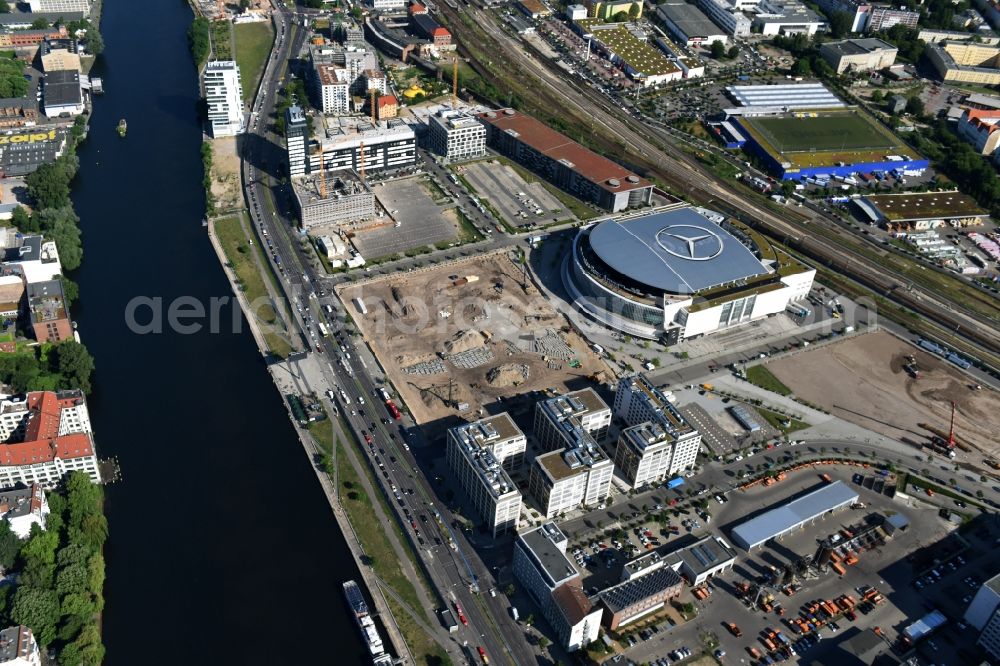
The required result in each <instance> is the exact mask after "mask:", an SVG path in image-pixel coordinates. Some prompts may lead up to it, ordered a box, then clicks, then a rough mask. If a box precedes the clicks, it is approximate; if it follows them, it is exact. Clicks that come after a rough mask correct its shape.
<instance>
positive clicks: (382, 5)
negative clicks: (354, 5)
mask: <svg viewBox="0 0 1000 666" xmlns="http://www.w3.org/2000/svg"><path fill="white" fill-rule="evenodd" d="M366 4H367V5H368V6H369V7H371V8H372V9H374V10H375V11H377V12H401V11H403V10H404V9H406V0H368V2H367V3H366Z"/></svg>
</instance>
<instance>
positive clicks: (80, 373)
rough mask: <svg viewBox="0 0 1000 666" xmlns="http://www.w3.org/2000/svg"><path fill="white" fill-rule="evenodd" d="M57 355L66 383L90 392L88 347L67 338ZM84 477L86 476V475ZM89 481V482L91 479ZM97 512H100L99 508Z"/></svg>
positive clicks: (57, 364) (90, 365) (91, 367)
mask: <svg viewBox="0 0 1000 666" xmlns="http://www.w3.org/2000/svg"><path fill="white" fill-rule="evenodd" d="M55 356H56V368H57V369H58V371H59V374H60V375H62V377H63V379H64V380H65V382H66V385H67V386H70V387H75V388H79V389H80V390H81V391H83V392H84V393H90V375H91V374H92V373H93V372H94V357H93V356H91V355H90V352H89V351H87V348H86V347H84V346H83V345H81V344H80V343H79V342H77V341H76V340H66V341H65V342H63V343H61V344H59V345H58V346H57V347H56V349H55ZM84 478H86V477H85V476H84ZM87 482H88V483H89V479H88V480H87ZM91 485H93V484H91ZM72 502H73V498H72V496H70V510H71V511H72V509H73V504H72ZM97 513H100V510H99V509H98V510H97ZM101 515H103V514H101Z"/></svg>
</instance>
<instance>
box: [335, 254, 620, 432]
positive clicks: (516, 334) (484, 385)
mask: <svg viewBox="0 0 1000 666" xmlns="http://www.w3.org/2000/svg"><path fill="white" fill-rule="evenodd" d="M523 280H524V276H523V275H522V271H521V267H520V266H517V265H515V264H514V263H513V262H512V261H511V260H510V258H508V256H507V255H506V254H504V253H494V254H490V255H486V256H483V257H476V258H470V259H468V260H466V261H463V262H459V263H451V264H447V265H445V266H441V267H437V268H433V269H429V270H421V271H416V272H413V273H404V274H399V275H393V276H389V277H386V278H382V279H379V280H375V281H372V282H368V283H365V284H358V285H345V286H342V287H338V292H339V293H340V295H341V298H342V299H343V300H344V301H345V302H346V303H349V304H351V305H349V309H350V311H351V315H352V317H353V319H354V322H355V323H356V324H357V326H358V328H359V330H360V332H361V334H362V335H363V336H364V337H365V339H366V340H368V342H369V344H370V345H371V347H372V349H373V350H374V351H375V353H376V355H377V356H378V358H379V362H380V363H381V364H382V367H384V368H385V370H386V373H387V374H388V376H389V379H390V380H391V382H392V384H393V386H394V387H395V389H396V391H397V392H398V393H399V395H400V397H401V398H402V399H403V400H404V402H405V403H406V405H407V406H408V407H409V409H410V411H411V412H412V413H413V416H414V418H415V419H416V421H417V422H418V423H420V424H422V425H425V426H427V427H428V429H429V431H430V432H429V433H428V434H429V435H439V434H441V432H442V430H443V428H446V427H450V426H452V425H455V418H454V417H456V416H457V417H461V418H464V419H468V420H471V419H474V418H476V417H478V410H479V409H480V408H484V411H485V413H489V414H495V413H498V412H501V411H508V410H509V411H517V410H519V409H527V408H529V407H530V405H529V403H528V401H527V400H526V399H523V398H516V399H513V400H512V399H511V398H513V397H514V396H519V395H522V394H526V393H528V392H530V391H533V390H539V389H547V388H555V389H556V390H558V391H563V390H576V389H579V388H584V387H585V386H588V385H591V381H590V379H589V378H590V377H592V376H593V375H595V374H596V373H603V372H606V370H607V368H606V366H605V365H604V364H603V362H602V361H601V360H600V359H599V358H597V356H596V355H595V354H594V353H593V352H592V351H591V350H590V348H589V347H588V346H587V344H586V343H585V342H584V341H583V340H582V339H581V338H580V337H579V336H578V335H576V334H575V333H574V332H572V331H571V330H570V329H569V327H568V325H567V323H566V321H565V319H564V318H563V316H562V315H561V314H558V313H556V312H555V311H554V310H553V309H552V307H551V306H550V305H549V303H548V302H547V301H546V300H544V299H543V298H542V297H541V296H540V295H539V293H538V291H537V289H536V288H535V287H534V286H533V285H532V283H531V280H530V276H529V277H528V278H527V284H526V286H527V289H525V288H524V287H523V286H522V281H523ZM356 298H362V299H363V300H364V303H365V307H366V309H367V310H368V314H366V315H362V314H360V313H359V312H358V311H357V308H356V306H355V305H353V303H354V299H356ZM567 348H568V350H569V354H566V353H565V352H566V350H567ZM574 366H578V367H574ZM602 378H603V377H602ZM461 403H466V404H467V405H468V407H467V408H466V409H464V410H459V406H460V404H461Z"/></svg>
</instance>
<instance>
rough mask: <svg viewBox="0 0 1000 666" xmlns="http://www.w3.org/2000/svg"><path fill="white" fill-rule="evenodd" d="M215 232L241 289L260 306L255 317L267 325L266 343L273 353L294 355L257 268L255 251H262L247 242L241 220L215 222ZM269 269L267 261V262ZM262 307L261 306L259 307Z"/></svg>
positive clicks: (226, 219)
mask: <svg viewBox="0 0 1000 666" xmlns="http://www.w3.org/2000/svg"><path fill="white" fill-rule="evenodd" d="M215 233H216V235H217V236H218V238H219V243H220V244H221V245H222V249H223V251H224V252H225V253H226V259H228V260H229V264H230V265H231V266H232V267H233V271H234V272H235V273H236V278H237V280H238V281H239V287H240V289H242V290H243V293H244V295H245V296H246V298H247V300H248V301H249V302H250V303H251V305H254V306H256V311H255V312H254V316H255V317H257V320H258V321H259V322H260V323H261V324H262V325H263V329H264V340H265V341H266V342H267V346H268V348H269V349H270V350H271V353H272V354H274V355H276V356H280V357H282V358H285V357H286V356H288V354H290V353H291V351H292V348H291V345H289V344H288V341H287V340H286V339H285V338H284V337H283V336H282V335H279V334H278V333H277V332H276V331H275V330H274V329H277V328H283V326H284V325H283V324H282V322H281V320H280V319H279V318H278V315H277V313H275V311H274V308H273V307H272V306H271V303H270V297H269V295H268V292H267V288H266V286H265V285H264V278H263V276H262V275H261V273H260V271H259V270H258V269H257V265H256V264H255V263H254V258H253V255H251V252H258V254H257V256H258V257H260V256H262V255H261V254H259V251H258V248H256V246H254V248H251V247H250V246H249V244H248V243H247V237H246V233H245V232H244V229H243V225H242V224H241V222H240V218H239V217H227V218H223V219H221V220H217V221H216V222H215ZM264 265H265V266H266V265H267V264H266V262H265V263H264ZM258 304H259V305H258Z"/></svg>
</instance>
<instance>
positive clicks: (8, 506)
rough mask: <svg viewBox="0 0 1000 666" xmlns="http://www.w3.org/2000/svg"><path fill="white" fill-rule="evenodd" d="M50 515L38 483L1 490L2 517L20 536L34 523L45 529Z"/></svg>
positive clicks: (0, 515)
mask: <svg viewBox="0 0 1000 666" xmlns="http://www.w3.org/2000/svg"><path fill="white" fill-rule="evenodd" d="M48 515H49V503H48V500H46V499H45V491H44V490H43V489H42V487H41V486H40V485H38V484H37V483H33V484H31V485H30V486H27V487H20V488H4V489H3V490H0V517H2V518H3V519H4V520H5V521H6V522H7V524H8V525H9V526H10V531H11V532H13V533H14V534H16V535H17V536H18V537H19V538H21V539H27V538H28V535H30V534H31V526H32V525H38V527H40V528H41V529H43V530H44V529H45V519H46V517H48ZM0 663H2V662H0Z"/></svg>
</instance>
